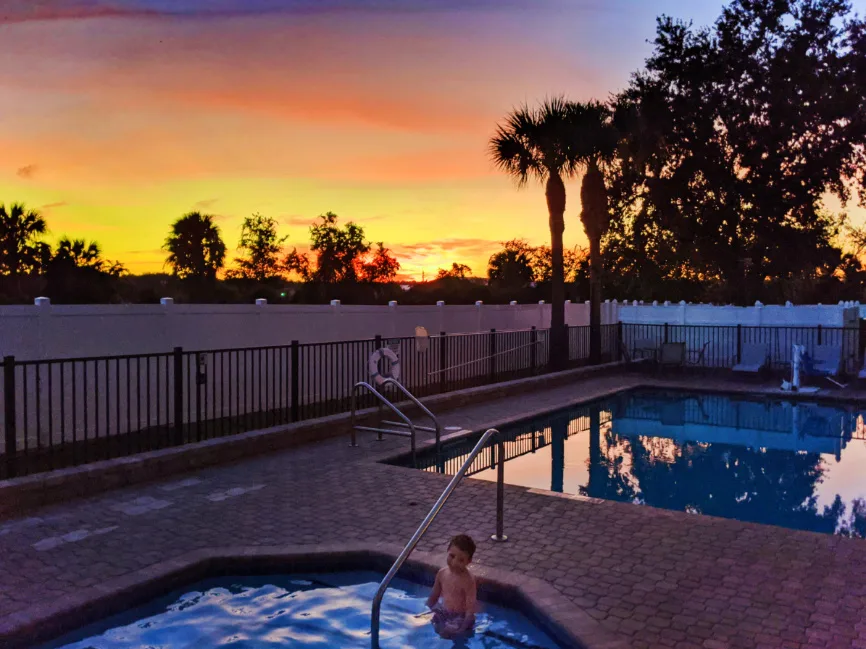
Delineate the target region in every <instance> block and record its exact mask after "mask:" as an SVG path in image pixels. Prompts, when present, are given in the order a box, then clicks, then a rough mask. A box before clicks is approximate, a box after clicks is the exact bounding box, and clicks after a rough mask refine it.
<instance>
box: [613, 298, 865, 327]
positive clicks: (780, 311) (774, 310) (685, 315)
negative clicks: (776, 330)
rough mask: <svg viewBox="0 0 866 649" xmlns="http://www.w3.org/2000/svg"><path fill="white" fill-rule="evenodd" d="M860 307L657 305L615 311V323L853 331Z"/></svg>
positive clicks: (852, 305)
mask: <svg viewBox="0 0 866 649" xmlns="http://www.w3.org/2000/svg"><path fill="white" fill-rule="evenodd" d="M859 317H860V306H859V305H856V306H855V305H854V304H853V303H846V304H841V305H840V304H834V305H820V304H804V305H797V306H793V305H785V306H779V305H769V304H768V305H764V306H749V307H739V306H714V305H710V304H669V305H665V304H659V305H657V306H656V305H650V304H643V305H640V304H639V305H634V304H630V303H624V304H622V305H620V307H619V320H620V321H621V322H626V323H630V324H665V323H667V324H679V325H718V326H726V325H727V326H736V325H738V324H739V325H743V326H744V327H745V326H755V327H757V326H764V327H816V326H818V325H822V326H824V327H857V326H858V320H859Z"/></svg>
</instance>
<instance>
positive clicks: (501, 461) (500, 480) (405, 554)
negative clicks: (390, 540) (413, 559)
mask: <svg viewBox="0 0 866 649" xmlns="http://www.w3.org/2000/svg"><path fill="white" fill-rule="evenodd" d="M493 435H499V431H498V430H496V429H495V428H490V429H488V430H487V431H486V432H485V433H484V434H483V435H482V436H481V439H479V440H478V443H477V444H476V445H475V448H473V449H472V451H471V452H470V453H469V456H468V457H467V458H466V460H465V461H464V462H463V464H462V465H461V467H460V469H459V470H458V471H457V473H455V474H454V477H453V478H451V482H449V483H448V486H447V487H445V491H443V492H442V495H441V496H439V499H438V500H437V501H436V503H435V504H434V505H433V508H432V509H431V510H430V513H428V514H427V516H426V517H425V518H424V520H423V521H422V522H421V525H420V526H418V529H417V530H415V533H414V534H413V535H412V538H411V539H409V543H407V544H406V547H404V548H403V551H402V552H401V553H400V556H398V557H397V560H396V561H395V562H394V565H392V566H391V569H390V570H389V571H388V573H387V574H386V575H385V578H384V579H383V580H382V583H381V584H379V590H377V591H376V596H375V597H374V598H373V610H372V614H371V620H370V638H371V646H372V649H379V614H380V612H381V609H382V598H383V597H384V596H385V591H386V590H388V586H389V585H390V584H391V580H392V579H394V576H395V575H396V574H397V572H398V571H399V570H400V568H401V567H402V566H403V564H404V563H405V562H406V559H408V558H409V555H410V554H412V551H413V550H414V549H415V546H416V545H418V541H420V540H421V537H422V536H424V533H425V532H426V531H427V528H428V527H430V524H431V523H432V522H433V519H434V518H436V516H437V515H438V514H439V512H440V511H441V510H442V507H443V506H444V505H445V502H446V501H447V500H448V498H449V497H450V496H451V494H452V493H453V492H454V490H455V489H456V488H457V485H458V484H460V481H461V480H462V479H463V475H464V474H465V473H466V471H467V470H468V469H469V466H470V465H471V464H472V462H473V461H474V460H475V458H476V456H477V455H478V454H479V453H480V452H481V449H483V448H484V447H485V446H486V445H487V442H488V440H489V439H490V438H491V437H492V436H493ZM497 456H498V457H497V463H498V470H497V479H496V534H495V535H493V540H495V541H505V540H507V537H506V536H505V535H503V533H502V517H503V509H504V507H503V500H504V493H505V490H504V475H505V473H504V471H505V469H504V467H505V452H504V445H503V441H502V437H501V436H500V437H499V444H498V447H497Z"/></svg>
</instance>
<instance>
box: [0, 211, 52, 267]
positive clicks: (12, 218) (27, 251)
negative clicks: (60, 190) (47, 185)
mask: <svg viewBox="0 0 866 649" xmlns="http://www.w3.org/2000/svg"><path fill="white" fill-rule="evenodd" d="M47 230H48V227H47V225H46V223H45V219H44V218H42V215H41V214H39V212H37V211H36V210H30V209H27V207H26V206H25V205H24V204H23V203H12V204H11V205H9V207H8V208H7V207H6V205H4V204H2V203H0V275H10V276H12V277H18V276H21V275H29V274H33V273H36V272H39V270H40V268H41V267H42V265H43V263H44V261H45V260H46V255H47V253H48V252H49V250H50V248H49V246H48V244H46V243H45V242H43V241H42V237H43V236H44V235H45V233H46V232H47Z"/></svg>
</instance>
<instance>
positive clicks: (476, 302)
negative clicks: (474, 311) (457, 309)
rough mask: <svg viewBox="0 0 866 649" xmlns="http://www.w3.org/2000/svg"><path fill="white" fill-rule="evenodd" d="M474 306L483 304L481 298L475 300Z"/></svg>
mask: <svg viewBox="0 0 866 649" xmlns="http://www.w3.org/2000/svg"><path fill="white" fill-rule="evenodd" d="M475 306H484V301H483V300H475Z"/></svg>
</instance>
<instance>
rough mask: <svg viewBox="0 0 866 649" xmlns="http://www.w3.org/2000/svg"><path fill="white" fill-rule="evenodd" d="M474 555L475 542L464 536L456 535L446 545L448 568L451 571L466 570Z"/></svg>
mask: <svg viewBox="0 0 866 649" xmlns="http://www.w3.org/2000/svg"><path fill="white" fill-rule="evenodd" d="M474 555H475V541H473V540H472V537H470V536H467V535H466V534H458V535H457V536H455V537H454V538H453V539H451V542H450V543H448V559H447V561H448V567H449V568H451V569H452V570H466V567H467V566H468V565H469V564H470V563H472V557H473V556H474Z"/></svg>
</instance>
